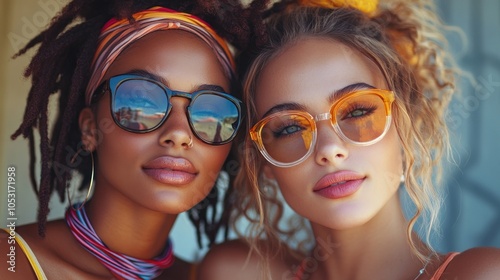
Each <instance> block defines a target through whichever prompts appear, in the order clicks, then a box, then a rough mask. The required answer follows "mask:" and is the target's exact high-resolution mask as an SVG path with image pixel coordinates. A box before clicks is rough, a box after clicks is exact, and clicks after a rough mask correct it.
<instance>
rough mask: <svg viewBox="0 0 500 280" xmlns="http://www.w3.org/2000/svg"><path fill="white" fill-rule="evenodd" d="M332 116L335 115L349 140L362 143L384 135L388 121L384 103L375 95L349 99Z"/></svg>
mask: <svg viewBox="0 0 500 280" xmlns="http://www.w3.org/2000/svg"><path fill="white" fill-rule="evenodd" d="M331 114H332V115H334V114H335V117H336V121H337V124H338V126H339V128H340V130H341V131H342V133H343V134H344V135H345V136H346V137H347V138H349V139H350V140H352V141H354V142H361V143H362V142H368V141H371V140H374V139H376V138H377V137H379V136H380V135H382V134H383V133H384V130H385V124H386V121H387V116H386V110H385V105H384V101H383V100H382V98H381V97H379V96H378V95H375V94H365V95H359V96H354V97H351V98H348V99H346V100H345V101H344V102H342V103H341V104H339V105H338V106H336V112H331Z"/></svg>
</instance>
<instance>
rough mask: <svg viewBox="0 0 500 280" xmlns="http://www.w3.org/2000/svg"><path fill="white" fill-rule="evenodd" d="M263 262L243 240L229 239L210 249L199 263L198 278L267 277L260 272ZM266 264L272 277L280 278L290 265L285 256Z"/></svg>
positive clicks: (243, 278) (241, 278)
mask: <svg viewBox="0 0 500 280" xmlns="http://www.w3.org/2000/svg"><path fill="white" fill-rule="evenodd" d="M263 242H264V241H263ZM263 264H264V262H263V259H262V257H260V256H259V255H258V254H257V253H256V252H255V251H252V250H251V248H250V246H249V245H248V244H247V243H246V242H245V241H243V240H238V239H237V240H230V241H226V242H224V243H221V244H218V245H215V246H214V247H212V248H211V249H210V251H209V252H208V253H207V255H206V256H205V258H204V259H203V260H202V261H201V263H200V265H199V270H198V272H199V273H198V279H199V280H215V279H227V276H228V275H231V279H237V280H247V279H248V280H255V279H267V277H266V278H264V274H262V273H263V267H262V266H263ZM266 264H269V273H271V275H272V278H273V279H281V275H283V274H284V273H286V271H287V270H289V269H290V266H291V264H290V261H289V260H288V258H286V257H283V258H280V257H278V258H272V259H270V260H269V261H268V262H266ZM292 265H293V264H292ZM278 276H279V277H278Z"/></svg>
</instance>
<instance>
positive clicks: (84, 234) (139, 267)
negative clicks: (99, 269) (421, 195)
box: [66, 205, 174, 279]
mask: <svg viewBox="0 0 500 280" xmlns="http://www.w3.org/2000/svg"><path fill="white" fill-rule="evenodd" d="M79 208H80V205H74V206H73V207H68V210H66V222H67V223H68V226H69V228H70V229H71V233H73V235H74V236H75V238H76V239H77V240H78V242H80V244H81V245H82V246H83V247H84V248H85V249H87V251H89V252H90V253H91V254H92V255H94V256H95V257H96V258H97V259H98V260H99V261H100V262H101V263H102V264H103V265H104V266H105V267H107V268H108V269H109V270H110V271H111V273H113V275H114V276H115V277H117V278H118V279H154V278H155V277H157V276H159V275H160V274H161V273H162V272H163V270H164V269H166V268H168V267H170V266H171V265H172V264H173V262H174V255H173V252H172V243H171V241H170V239H169V240H168V242H167V246H166V247H165V249H164V250H163V252H162V253H161V255H160V256H158V257H156V258H154V259H151V260H143V259H137V258H133V257H130V256H126V255H124V254H120V253H116V252H113V251H111V250H110V249H109V248H108V247H107V246H106V245H104V243H103V242H102V240H101V239H100V238H99V237H98V236H97V234H96V232H95V230H94V228H93V227H92V225H91V224H90V221H89V219H88V218H87V213H86V212H85V207H81V208H80V209H79ZM75 209H78V210H75Z"/></svg>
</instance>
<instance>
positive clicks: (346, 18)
mask: <svg viewBox="0 0 500 280" xmlns="http://www.w3.org/2000/svg"><path fill="white" fill-rule="evenodd" d="M296 2H298V3H296ZM265 17H268V18H267V19H266V20H267V22H266V24H267V33H266V34H267V36H268V38H267V42H266V44H265V45H264V46H262V48H261V49H260V50H259V52H258V54H257V55H256V57H255V58H254V59H253V60H251V63H250V66H249V67H248V71H247V74H246V77H245V84H244V102H246V104H247V115H248V118H247V125H248V127H249V133H248V134H247V139H246V142H245V147H244V149H242V153H241V156H242V158H243V160H242V168H241V172H240V174H239V177H238V178H237V181H236V188H239V189H238V191H236V193H238V194H239V201H238V203H237V205H238V206H239V207H240V210H241V211H240V213H241V214H242V215H244V216H246V217H247V218H248V219H250V221H251V225H252V226H251V228H250V229H251V235H250V237H248V238H247V241H248V242H249V243H248V245H249V247H250V250H249V249H248V246H247V245H246V244H244V243H242V242H239V241H236V242H234V241H233V242H229V243H226V244H223V245H220V246H218V247H216V248H214V249H213V250H212V251H211V252H210V253H209V254H208V255H207V257H206V259H205V261H204V264H203V265H202V268H203V272H204V273H203V274H202V275H208V276H207V278H206V279H219V278H218V276H219V275H220V274H223V273H226V274H227V273H232V274H231V275H241V278H238V277H232V279H247V278H246V276H244V275H245V274H246V275H252V276H250V278H248V279H255V273H262V274H261V276H262V278H264V279H409V280H410V279H419V280H423V279H458V277H460V279H497V278H495V277H498V275H500V250H498V249H494V248H474V249H470V250H467V251H465V252H462V253H457V252H451V253H447V254H441V253H438V252H436V251H435V250H434V249H433V248H432V247H431V246H430V244H429V242H428V241H429V234H430V232H431V229H433V228H435V226H436V224H437V217H438V210H439V206H440V204H441V198H440V190H439V177H440V175H441V168H440V161H441V160H442V157H443V155H446V154H447V153H448V151H449V141H448V132H447V127H446V123H445V120H444V115H445V109H446V107H447V105H448V103H449V101H450V99H451V97H452V95H453V93H454V92H455V88H454V87H455V82H454V75H455V74H456V73H457V72H458V69H457V68H456V67H455V64H454V62H453V59H452V58H451V56H450V55H449V52H448V51H447V49H446V40H445V38H444V36H443V35H442V33H441V32H442V29H441V28H442V27H443V25H442V24H441V22H440V20H439V19H438V17H437V16H436V14H435V11H434V6H433V4H432V3H431V2H429V1H424V0H422V1H390V2H387V3H377V2H376V1H333V0H331V1H285V2H280V3H277V4H275V5H274V6H273V7H272V8H271V9H270V10H269V11H268V12H267V14H266V15H265ZM254 147H256V148H257V149H258V150H259V152H260V155H258V154H257V152H255V151H256V149H255V148H254ZM275 186H278V187H279V190H280V192H281V194H282V195H283V197H284V199H285V201H286V202H287V203H288V205H289V206H290V207H291V208H292V209H293V210H294V211H295V212H296V213H297V214H298V215H299V216H301V217H303V218H305V220H306V221H307V222H308V223H309V224H310V228H311V232H310V234H309V236H311V237H312V238H313V239H314V242H313V245H312V247H311V246H309V247H308V246H301V245H305V244H306V241H307V237H308V236H307V235H306V237H305V238H304V235H300V234H299V229H301V228H300V225H298V224H296V226H295V227H293V226H292V228H291V229H290V230H287V231H285V230H283V229H281V228H280V226H279V225H280V221H281V219H282V218H283V206H282V205H280V204H279V199H278V198H277V196H276V194H277V191H274V188H275ZM400 189H404V190H405V191H406V192H407V193H408V195H409V197H410V198H411V201H412V202H413V204H414V206H415V209H416V211H415V212H414V213H413V215H412V216H411V217H410V218H409V219H407V218H406V217H405V216H404V214H403V209H402V202H401V199H400V195H399V194H400V193H399V190H400ZM420 218H423V220H425V221H426V222H427V223H426V224H425V225H426V228H427V229H428V230H427V231H426V232H427V235H426V236H424V238H420V237H419V236H418V234H417V233H416V232H415V231H414V227H415V223H416V222H417V220H418V219H420ZM292 240H295V241H297V240H299V243H295V244H298V246H292V245H291V244H292V242H291V241H292ZM249 251H250V252H256V254H251V255H250V256H251V257H250V258H247V256H248V254H247V252H249ZM237 256H240V257H237ZM239 271H247V272H252V273H239V274H237V272H239Z"/></svg>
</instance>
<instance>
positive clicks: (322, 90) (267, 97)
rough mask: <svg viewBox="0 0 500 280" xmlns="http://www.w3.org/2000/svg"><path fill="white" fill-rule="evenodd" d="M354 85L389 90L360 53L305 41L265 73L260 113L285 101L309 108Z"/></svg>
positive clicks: (311, 39)
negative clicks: (312, 104) (335, 92)
mask: <svg viewBox="0 0 500 280" xmlns="http://www.w3.org/2000/svg"><path fill="white" fill-rule="evenodd" d="M354 83H366V84H369V85H372V86H374V87H377V88H386V83H385V80H384V78H383V75H382V73H381V72H380V70H379V68H378V67H377V66H376V64H375V63H374V62H372V61H371V60H370V59H368V58H367V57H366V56H364V55H362V54H361V53H360V52H359V51H357V50H355V49H353V48H351V47H349V46H347V45H345V44H343V43H340V42H338V41H335V40H332V39H327V38H318V37H306V38H302V39H300V40H298V41H297V42H296V43H293V44H292V45H290V46H287V47H286V48H285V49H284V50H282V51H281V52H280V53H279V54H278V55H276V56H275V57H273V58H272V59H271V60H270V61H269V62H268V63H267V65H266V66H265V67H264V69H263V71H262V72H261V74H260V76H259V78H258V81H257V85H256V96H255V102H256V106H257V110H258V114H259V115H261V114H263V112H265V111H266V110H267V109H269V108H270V107H272V106H274V105H277V104H280V103H285V102H296V103H301V104H304V105H306V106H307V105H308V104H309V103H315V102H317V101H326V100H328V97H329V96H330V94H331V93H333V92H334V91H335V90H339V89H341V88H344V87H346V86H348V85H351V84H354ZM326 105H328V104H326Z"/></svg>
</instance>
